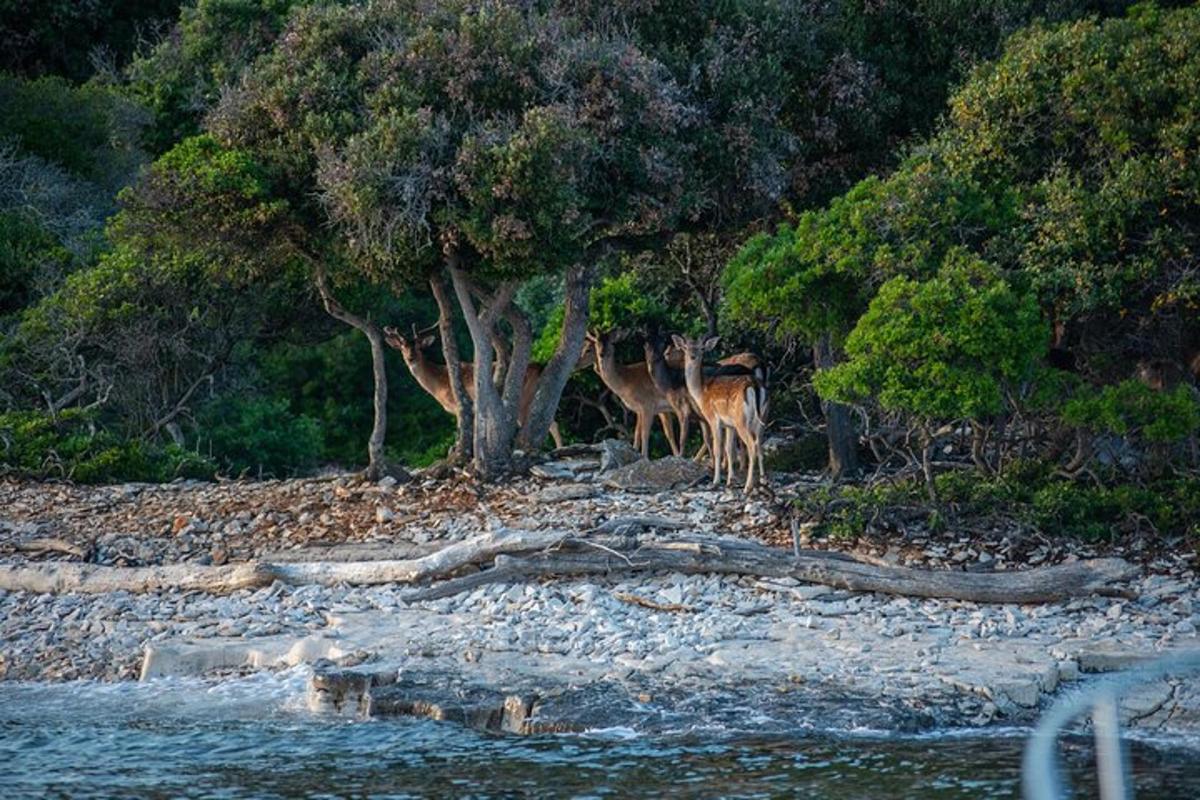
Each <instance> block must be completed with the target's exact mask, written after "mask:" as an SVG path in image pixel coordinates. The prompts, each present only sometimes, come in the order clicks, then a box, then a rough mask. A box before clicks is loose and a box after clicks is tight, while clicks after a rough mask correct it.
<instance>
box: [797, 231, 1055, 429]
mask: <svg viewBox="0 0 1200 800" xmlns="http://www.w3.org/2000/svg"><path fill="white" fill-rule="evenodd" d="M1048 340H1049V331H1048V329H1047V326H1046V323H1045V322H1044V321H1043V320H1042V319H1041V314H1040V312H1039V309H1038V307H1037V303H1036V301H1035V300H1034V298H1033V297H1032V296H1030V295H1027V294H1023V293H1021V292H1018V291H1017V290H1015V289H1013V288H1012V287H1011V286H1010V285H1009V284H1008V283H1007V281H1005V280H1004V279H1003V278H1002V277H1001V276H1000V275H999V273H998V272H997V271H996V270H995V269H994V268H993V267H991V266H990V265H988V264H987V263H986V262H984V261H982V260H980V259H978V258H975V257H973V256H970V255H969V254H967V253H966V252H965V251H962V250H955V251H952V252H951V253H950V254H949V255H948V256H947V257H946V260H945V262H943V264H942V267H941V269H940V270H939V272H938V274H937V276H936V277H934V278H931V279H929V280H926V281H915V280H912V279H910V278H907V277H904V276H898V277H896V278H893V279H891V280H889V281H888V282H887V283H885V284H884V285H883V286H882V287H881V288H880V290H879V294H878V295H877V296H876V297H875V299H874V300H872V301H871V304H870V306H869V307H868V309H867V312H866V313H865V314H864V315H863V316H862V317H861V318H860V319H859V321H858V324H857V325H856V326H855V328H854V330H853V331H852V332H851V333H850V336H849V338H848V339H847V340H846V355H847V360H846V361H845V362H843V363H842V364H839V365H837V366H836V367H834V368H832V369H829V370H825V371H823V372H820V373H818V374H817V376H816V377H815V378H814V385H815V386H816V388H817V391H818V393H820V394H821V395H822V396H823V397H826V398H828V399H831V400H835V401H838V402H862V401H863V400H866V399H874V400H875V401H876V402H877V403H878V404H879V405H880V406H881V407H882V408H883V409H885V410H887V411H899V412H902V413H905V414H908V415H911V416H913V417H916V418H918V419H921V420H924V421H932V420H939V419H941V420H945V419H956V418H961V417H966V418H975V419H977V418H980V417H984V416H987V415H990V414H995V413H998V412H999V411H1000V410H1001V409H1002V407H1003V398H1004V390H1005V388H1006V387H1008V386H1012V385H1015V384H1016V383H1017V382H1019V381H1021V380H1023V379H1025V378H1028V377H1029V376H1030V375H1031V374H1032V373H1033V371H1034V368H1035V365H1036V364H1037V362H1038V360H1039V359H1040V358H1041V356H1043V355H1044V353H1045V351H1046V343H1047V341H1048Z"/></svg>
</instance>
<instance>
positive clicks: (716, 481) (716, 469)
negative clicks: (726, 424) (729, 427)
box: [709, 421, 721, 486]
mask: <svg viewBox="0 0 1200 800" xmlns="http://www.w3.org/2000/svg"><path fill="white" fill-rule="evenodd" d="M709 427H710V428H711V429H712V430H711V433H712V437H711V442H710V444H711V445H712V456H713V480H712V485H713V486H720V485H721V423H719V422H717V423H713V422H712V421H710V422H709Z"/></svg>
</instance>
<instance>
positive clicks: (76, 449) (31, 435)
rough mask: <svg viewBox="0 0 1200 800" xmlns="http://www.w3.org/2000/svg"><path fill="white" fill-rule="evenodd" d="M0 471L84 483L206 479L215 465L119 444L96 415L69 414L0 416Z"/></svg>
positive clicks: (174, 451) (135, 442)
mask: <svg viewBox="0 0 1200 800" xmlns="http://www.w3.org/2000/svg"><path fill="white" fill-rule="evenodd" d="M0 471H3V472H9V473H14V474H17V475H22V476H26V477H32V478H49V477H60V478H66V479H69V480H74V481H78V482H80V483H102V482H109V481H150V482H158V481H169V480H172V479H174V478H207V477H211V476H212V474H213V472H214V465H213V463H212V462H210V461H208V460H207V459H205V458H203V457H201V456H199V455H197V454H195V453H192V452H190V451H188V450H186V449H184V448H181V447H177V446H175V445H167V446H166V447H155V446H154V445H152V444H150V443H147V442H145V441H144V440H142V439H121V438H119V437H118V436H116V435H115V434H113V433H112V432H110V431H107V430H104V429H102V428H99V427H98V426H97V422H96V419H95V416H94V414H92V413H90V412H87V411H82V410H79V409H68V410H66V411H64V412H62V413H61V414H59V415H57V416H51V415H49V414H46V413H43V412H39V411H14V412H10V413H7V414H0Z"/></svg>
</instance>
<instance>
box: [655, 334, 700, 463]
mask: <svg viewBox="0 0 1200 800" xmlns="http://www.w3.org/2000/svg"><path fill="white" fill-rule="evenodd" d="M642 349H643V351H644V352H645V355H646V370H647V372H648V373H649V375H650V382H651V383H652V384H654V388H655V389H657V390H658V392H659V394H661V395H662V396H663V397H665V398H666V399H667V403H668V404H669V405H670V406H671V410H672V411H673V412H674V413H675V418H676V419H678V420H679V439H678V442H679V449H678V451H677V452H675V455H684V454H685V453H684V448H686V447H687V438H688V429H689V428H690V427H691V421H692V415H693V414H695V415H696V416H697V417H700V412H699V410H698V409H697V408H696V403H695V401H694V400H692V395H691V393H690V392H689V391H688V388H687V383H686V382H685V381H684V379H683V369H682V368H680V367H672V366H670V365H669V364H668V363H667V359H666V357H665V356H664V352H665V350H666V343H665V342H664V341H663V339H662V337H661V336H659V335H658V334H651V335H649V336H647V337H646V339H645V341H644V342H643V343H642ZM664 424H665V423H664ZM700 434H701V436H702V437H703V438H704V445H703V447H702V448H701V450H700V453H698V454H697V455H698V456H699V455H700V454H703V453H704V452H706V451H707V450H708V429H707V428H706V427H705V425H704V421H703V417H700Z"/></svg>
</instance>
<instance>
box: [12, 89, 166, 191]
mask: <svg viewBox="0 0 1200 800" xmlns="http://www.w3.org/2000/svg"><path fill="white" fill-rule="evenodd" d="M0 108H2V109H4V113H3V114H0V142H10V143H12V144H13V145H15V146H16V147H17V148H18V149H19V150H20V151H22V152H24V153H29V154H32V155H35V156H38V157H39V158H42V159H44V160H46V161H49V162H50V163H52V164H57V165H59V166H60V167H62V168H63V169H65V170H67V171H68V172H70V173H73V174H75V175H79V176H81V177H84V178H87V179H89V180H92V181H95V182H97V183H100V184H103V185H104V186H105V187H107V188H108V189H109V190H110V191H115V190H116V189H117V188H119V187H120V186H121V184H122V182H123V181H125V180H126V179H128V178H129V177H130V176H131V175H132V173H133V172H134V171H135V169H136V168H137V167H138V166H139V165H140V164H141V161H142V156H141V153H140V151H139V150H138V132H139V127H140V119H139V116H138V114H137V112H136V111H135V110H134V109H132V108H131V107H130V106H129V104H128V103H127V102H126V101H125V100H124V99H123V98H121V96H120V95H119V94H117V93H116V92H115V91H114V90H112V89H111V88H108V87H105V86H101V85H97V84H87V85H85V86H72V85H71V84H69V83H67V82H66V81H64V80H63V79H61V78H56V77H45V78H38V79H36V80H22V79H20V78H15V77H11V76H7V75H3V74H0Z"/></svg>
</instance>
